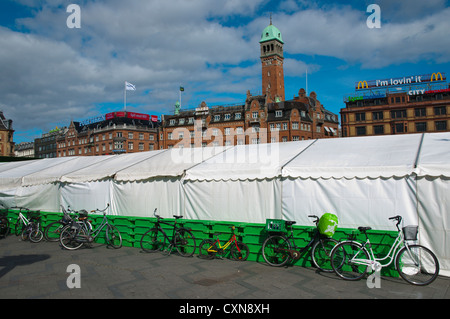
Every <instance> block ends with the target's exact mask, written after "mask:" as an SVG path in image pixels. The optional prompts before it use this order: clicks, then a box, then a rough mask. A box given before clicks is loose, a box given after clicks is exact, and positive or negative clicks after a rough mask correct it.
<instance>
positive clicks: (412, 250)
mask: <svg viewBox="0 0 450 319" xmlns="http://www.w3.org/2000/svg"><path fill="white" fill-rule="evenodd" d="M395 266H396V267H397V270H398V272H399V274H400V276H401V277H402V278H403V279H405V280H406V281H407V282H409V283H410V284H413V285H417V286H425V285H428V284H431V283H432V282H433V281H434V280H435V279H436V278H437V276H438V275H439V262H438V260H437V258H436V256H435V255H434V253H433V252H432V251H431V250H429V249H428V248H426V247H423V246H421V245H408V246H405V247H403V248H402V249H400V251H399V252H398V254H397V257H396V260H395Z"/></svg>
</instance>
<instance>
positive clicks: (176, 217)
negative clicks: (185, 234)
mask: <svg viewBox="0 0 450 319" xmlns="http://www.w3.org/2000/svg"><path fill="white" fill-rule="evenodd" d="M173 217H175V219H178V218H183V216H176V215H173Z"/></svg>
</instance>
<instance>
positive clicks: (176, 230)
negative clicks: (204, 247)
mask: <svg viewBox="0 0 450 319" xmlns="http://www.w3.org/2000/svg"><path fill="white" fill-rule="evenodd" d="M153 215H154V216H155V217H156V223H155V225H154V227H153V228H151V229H149V230H148V231H147V232H145V234H144V235H143V236H142V238H141V248H142V250H143V251H145V252H147V253H151V252H156V251H158V250H166V251H168V254H169V255H170V253H171V252H172V249H173V248H174V247H175V248H176V250H177V251H178V253H179V254H180V255H181V256H183V257H190V256H192V255H193V254H194V252H195V249H196V243H195V237H194V235H193V234H192V232H191V231H190V230H189V229H187V228H185V227H180V226H178V224H177V220H178V219H180V218H183V216H176V215H173V217H174V218H175V221H174V222H173V223H171V222H165V221H162V220H163V219H164V218H162V217H161V216H159V215H156V209H155V211H154V212H153ZM161 224H164V225H168V226H171V227H172V238H169V236H168V235H167V233H166V232H165V231H164V229H163V227H161ZM166 241H167V242H168V243H169V246H168V247H167V248H165V246H166Z"/></svg>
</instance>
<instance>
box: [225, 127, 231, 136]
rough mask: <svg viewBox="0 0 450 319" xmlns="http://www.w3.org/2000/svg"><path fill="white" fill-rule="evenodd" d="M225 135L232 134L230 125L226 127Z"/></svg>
mask: <svg viewBox="0 0 450 319" xmlns="http://www.w3.org/2000/svg"><path fill="white" fill-rule="evenodd" d="M225 135H230V128H229V127H226V128H225Z"/></svg>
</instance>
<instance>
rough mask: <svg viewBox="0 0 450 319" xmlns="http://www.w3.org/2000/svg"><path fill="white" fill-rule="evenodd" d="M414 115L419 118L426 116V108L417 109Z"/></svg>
mask: <svg viewBox="0 0 450 319" xmlns="http://www.w3.org/2000/svg"><path fill="white" fill-rule="evenodd" d="M414 115H415V116H417V117H421V116H426V115H427V110H426V109H425V108H424V107H421V108H417V109H415V110H414Z"/></svg>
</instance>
